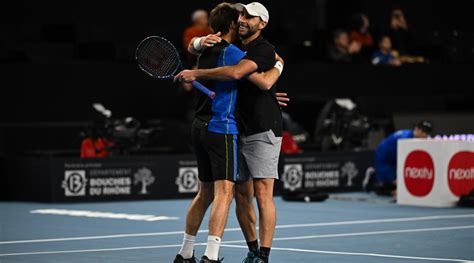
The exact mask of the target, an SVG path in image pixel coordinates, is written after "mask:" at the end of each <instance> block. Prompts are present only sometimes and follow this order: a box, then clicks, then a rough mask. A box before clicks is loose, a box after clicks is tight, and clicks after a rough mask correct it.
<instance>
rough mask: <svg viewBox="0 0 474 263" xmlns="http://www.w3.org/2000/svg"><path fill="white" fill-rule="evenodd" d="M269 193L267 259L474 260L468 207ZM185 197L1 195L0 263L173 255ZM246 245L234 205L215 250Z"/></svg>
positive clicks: (232, 258) (237, 256) (237, 251)
mask: <svg viewBox="0 0 474 263" xmlns="http://www.w3.org/2000/svg"><path fill="white" fill-rule="evenodd" d="M275 199H276V204H277V208H278V223H277V230H276V233H275V240H274V243H273V248H272V252H271V258H270V259H271V262H275V263H277V262H299V261H301V262H471V261H474V212H473V211H472V210H470V209H463V208H450V209H446V208H444V209H438V208H425V207H409V206H398V205H396V204H394V203H393V202H390V200H389V199H384V198H380V197H376V196H373V195H370V194H365V193H350V194H338V195H333V196H332V197H331V198H330V199H329V200H327V201H325V202H322V203H300V202H285V201H283V200H281V198H280V197H275ZM188 204H189V200H167V201H139V202H135V201H134V202H109V203H78V204H43V203H17V202H2V203H0V208H1V211H2V213H1V215H0V218H1V242H0V262H172V260H173V259H174V256H175V255H176V253H177V251H178V249H179V247H180V244H181V241H182V230H183V226H184V217H185V213H186V208H187V206H188ZM231 209H233V207H232V208H231ZM204 222H205V223H204V225H203V226H202V229H203V230H202V231H201V232H200V233H199V234H198V237H197V242H198V243H199V242H201V243H199V245H198V246H197V247H196V251H195V252H196V256H197V257H200V256H201V255H202V254H203V253H204V249H205V246H204V245H205V244H204V242H205V241H206V237H207V232H206V229H207V225H206V224H207V217H206V219H205V221H204ZM246 251H247V248H246V244H245V241H244V239H243V235H242V233H241V232H240V229H239V227H238V223H237V220H236V218H235V215H234V212H233V210H232V211H231V216H230V217H229V221H228V224H227V228H226V232H225V234H224V237H223V246H222V248H221V251H220V255H221V256H222V257H224V258H225V259H224V262H229V263H233V262H241V260H242V258H243V256H244V255H245V254H246Z"/></svg>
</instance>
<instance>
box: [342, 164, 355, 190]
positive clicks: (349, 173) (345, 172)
mask: <svg viewBox="0 0 474 263" xmlns="http://www.w3.org/2000/svg"><path fill="white" fill-rule="evenodd" d="M358 174H359V170H357V167H356V165H355V163H353V162H346V163H345V164H344V165H343V166H342V167H341V176H343V177H347V183H346V186H352V185H353V184H352V180H353V179H354V178H355V177H357V175H358Z"/></svg>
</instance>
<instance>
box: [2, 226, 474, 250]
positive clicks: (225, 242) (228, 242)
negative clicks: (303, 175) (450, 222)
mask: <svg viewBox="0 0 474 263" xmlns="http://www.w3.org/2000/svg"><path fill="white" fill-rule="evenodd" d="M469 228H474V225H470V226H452V227H438V228H417V229H401V230H390V231H373V232H359V233H341V234H332V235H319V236H300V237H283V238H275V239H273V240H274V241H281V240H297V239H309V238H322V237H324V238H327V237H344V236H362V235H381V234H396V233H410V232H428V231H446V230H459V229H469ZM245 242H246V241H245V240H231V241H222V244H231V243H245ZM195 245H196V246H205V245H207V243H198V244H195ZM170 247H181V244H176V245H158V246H141V247H121V248H103V249H82V250H59V251H37V252H20V253H7V254H0V257H6V256H26V255H44V254H68V253H87V252H105V251H122V250H139V249H158V248H170Z"/></svg>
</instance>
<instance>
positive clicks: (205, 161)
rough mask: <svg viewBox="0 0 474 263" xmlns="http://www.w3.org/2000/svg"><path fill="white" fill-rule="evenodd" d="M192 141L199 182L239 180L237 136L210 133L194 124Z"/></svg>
mask: <svg viewBox="0 0 474 263" xmlns="http://www.w3.org/2000/svg"><path fill="white" fill-rule="evenodd" d="M192 139H193V146H194V154H195V155H196V159H197V164H198V172H199V180H201V182H214V181H217V180H228V181H232V182H235V181H236V180H237V169H238V166H237V135H234V134H220V133H214V132H210V131H208V130H207V129H206V128H202V127H199V125H195V123H193V128H192Z"/></svg>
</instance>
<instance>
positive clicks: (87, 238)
mask: <svg viewBox="0 0 474 263" xmlns="http://www.w3.org/2000/svg"><path fill="white" fill-rule="evenodd" d="M459 218H474V214H460V215H437V216H423V217H404V218H391V219H370V220H356V221H340V222H327V223H312V224H292V225H278V226H276V229H287V228H304V227H321V226H341V225H358V224H380V223H394V222H395V223H396V222H409V221H426V220H442V219H459ZM224 231H225V232H234V231H241V230H240V228H238V227H236V228H226V229H225V230H224ZM208 232H209V230H207V229H206V230H200V231H199V233H208ZM182 234H183V231H182V230H181V231H169V232H152V233H133V234H116V235H101V236H85V237H65V238H48V239H32V240H13V241H1V242H0V245H8V244H25V243H44V242H60V241H78V240H94V239H111V238H128V237H146V236H167V235H182Z"/></svg>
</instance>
